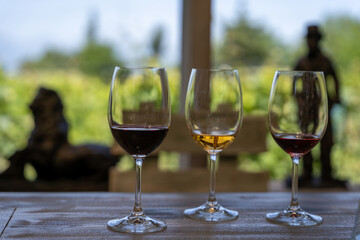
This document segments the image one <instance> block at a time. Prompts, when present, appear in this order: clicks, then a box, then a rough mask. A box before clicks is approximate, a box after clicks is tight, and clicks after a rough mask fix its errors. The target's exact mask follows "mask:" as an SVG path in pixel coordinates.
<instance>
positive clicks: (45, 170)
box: [1, 88, 118, 181]
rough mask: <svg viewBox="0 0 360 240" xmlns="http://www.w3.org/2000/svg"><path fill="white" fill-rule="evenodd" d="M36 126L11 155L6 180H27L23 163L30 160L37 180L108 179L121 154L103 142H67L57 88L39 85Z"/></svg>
mask: <svg viewBox="0 0 360 240" xmlns="http://www.w3.org/2000/svg"><path fill="white" fill-rule="evenodd" d="M30 109H31V111H32V113H33V116H34V122H35V124H34V125H35V126H34V129H33V131H32V132H31V136H30V138H29V140H28V144H27V146H26V148H25V149H23V150H21V151H17V152H15V153H14V154H13V155H12V156H11V157H10V158H9V160H10V167H9V168H8V169H7V170H6V171H5V172H3V173H2V174H1V178H3V179H24V166H25V164H26V163H30V164H32V165H33V166H34V168H35V170H36V171H37V175H38V180H59V179H88V180H101V181H104V180H105V181H106V180H107V176H108V169H109V167H110V166H113V165H115V164H116V162H117V160H118V157H116V156H112V155H111V154H110V149H109V148H108V147H106V146H101V145H95V144H93V145H91V144H87V145H81V146H73V145H71V144H70V143H69V142H68V123H67V122H66V120H65V117H64V115H63V104H62V102H61V99H60V97H59V96H58V94H57V93H56V92H55V91H52V90H49V89H46V88H40V89H39V91H38V93H37V95H36V97H35V99H34V100H33V102H32V103H31V104H30Z"/></svg>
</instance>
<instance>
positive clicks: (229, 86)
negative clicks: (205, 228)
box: [184, 69, 243, 222]
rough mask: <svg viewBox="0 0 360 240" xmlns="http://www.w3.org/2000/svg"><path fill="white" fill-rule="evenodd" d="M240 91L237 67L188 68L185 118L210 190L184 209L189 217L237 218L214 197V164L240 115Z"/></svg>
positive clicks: (228, 141)
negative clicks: (206, 165)
mask: <svg viewBox="0 0 360 240" xmlns="http://www.w3.org/2000/svg"><path fill="white" fill-rule="evenodd" d="M242 109H243V107H242V92H241V85H240V79H239V75H238V71H237V70H221V69H214V70H210V69H192V72H191V75H190V80H189V85H188V89H187V93H186V102H185V118H186V122H187V126H188V129H189V131H190V134H191V136H192V138H193V139H194V141H195V142H196V143H198V144H199V145H200V146H201V147H202V148H203V149H204V150H205V151H206V152H207V153H208V158H209V162H210V192H209V198H208V200H207V201H206V202H205V203H204V204H203V205H201V206H199V207H195V208H190V209H186V210H185V211H184V214H185V215H186V216H187V217H189V218H192V219H197V220H202V221H210V222H221V221H230V220H234V219H236V218H237V217H238V215H239V214H238V212H236V211H233V210H229V209H226V208H224V207H222V206H221V205H220V204H219V203H218V202H217V200H216V197H215V163H216V161H217V160H218V158H219V153H220V152H221V151H222V150H224V149H225V148H227V147H228V146H229V145H230V144H231V143H232V142H233V141H234V139H235V137H236V134H237V133H238V131H239V129H240V126H241V123H242V117H243V110H242Z"/></svg>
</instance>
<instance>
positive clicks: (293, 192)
mask: <svg viewBox="0 0 360 240" xmlns="http://www.w3.org/2000/svg"><path fill="white" fill-rule="evenodd" d="M299 161H300V158H299V157H292V162H293V168H292V185H291V203H290V207H289V208H290V209H292V210H297V209H299V208H300V206H299V203H298V198H297V194H298V167H299Z"/></svg>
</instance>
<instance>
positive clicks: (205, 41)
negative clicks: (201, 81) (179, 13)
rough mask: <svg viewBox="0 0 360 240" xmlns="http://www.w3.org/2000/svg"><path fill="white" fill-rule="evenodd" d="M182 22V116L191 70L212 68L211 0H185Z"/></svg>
mask: <svg viewBox="0 0 360 240" xmlns="http://www.w3.org/2000/svg"><path fill="white" fill-rule="evenodd" d="M182 21H183V27H182V58H181V104H180V112H181V114H183V113H184V110H185V107H184V103H185V97H186V90H187V85H188V81H189V76H190V72H191V69H192V68H210V21H211V0H183V18H182Z"/></svg>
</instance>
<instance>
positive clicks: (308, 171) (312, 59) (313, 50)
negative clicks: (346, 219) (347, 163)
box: [294, 25, 346, 188]
mask: <svg viewBox="0 0 360 240" xmlns="http://www.w3.org/2000/svg"><path fill="white" fill-rule="evenodd" d="M307 30H308V31H307V35H306V39H307V47H308V54H307V55H306V56H304V57H302V58H301V59H300V60H299V61H298V62H297V64H296V66H295V68H294V70H302V71H322V72H324V76H325V81H326V84H327V86H329V81H330V80H329V79H330V78H332V79H333V81H334V88H335V89H334V94H329V91H328V105H329V118H328V125H327V129H326V132H325V134H324V136H323V138H322V140H321V142H320V145H321V146H320V152H321V153H320V159H321V178H320V181H319V182H314V178H313V157H312V154H311V152H310V153H308V154H306V155H305V156H304V157H303V163H304V168H303V175H302V176H301V177H300V178H299V186H300V187H301V186H303V187H312V186H317V187H342V188H345V187H346V185H345V181H341V180H338V179H334V178H333V176H332V167H331V160H330V155H331V149H332V147H333V145H334V140H333V129H332V121H331V116H330V114H331V109H332V107H333V106H334V104H340V95H339V93H340V84H339V80H338V78H337V75H336V72H335V69H334V67H333V64H332V62H331V60H330V59H329V58H328V57H326V56H325V55H324V54H323V53H322V51H321V49H320V46H319V43H320V40H321V39H322V34H321V32H320V31H319V28H318V26H315V25H313V26H309V27H308V29H307ZM328 90H329V88H328Z"/></svg>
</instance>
